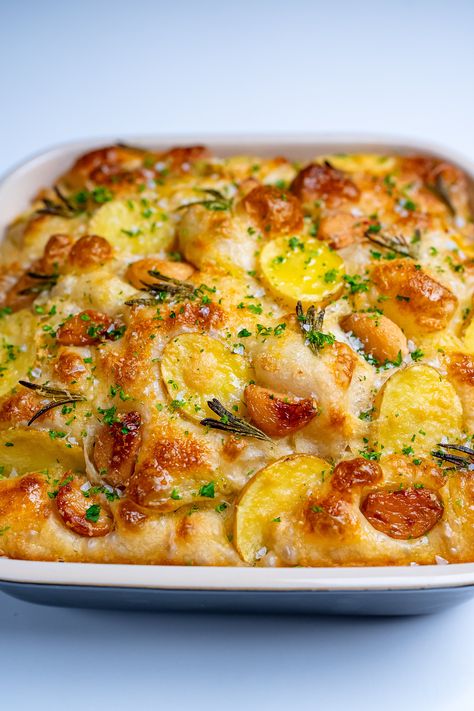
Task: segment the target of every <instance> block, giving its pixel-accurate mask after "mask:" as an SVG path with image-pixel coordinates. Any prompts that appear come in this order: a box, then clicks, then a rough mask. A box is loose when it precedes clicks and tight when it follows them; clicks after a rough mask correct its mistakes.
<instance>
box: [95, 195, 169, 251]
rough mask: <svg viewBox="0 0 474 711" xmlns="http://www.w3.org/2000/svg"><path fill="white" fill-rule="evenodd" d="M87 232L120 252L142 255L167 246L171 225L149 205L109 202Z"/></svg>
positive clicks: (134, 202)
mask: <svg viewBox="0 0 474 711" xmlns="http://www.w3.org/2000/svg"><path fill="white" fill-rule="evenodd" d="M89 233H90V234H95V235H99V236H100V237H105V238H106V239H108V240H109V242H110V243H111V244H113V245H114V247H115V248H116V249H117V251H118V252H119V253H120V252H128V253H131V254H144V253H147V252H159V251H160V250H162V249H166V248H167V247H169V246H170V244H171V242H172V239H173V226H172V223H171V222H170V220H169V218H168V215H167V214H166V213H164V212H163V210H161V209H160V208H159V207H158V206H157V205H153V204H151V203H149V202H147V203H146V207H145V206H144V205H142V204H141V203H140V201H138V200H111V201H110V202H107V203H105V205H102V207H100V208H99V209H98V210H97V211H96V212H95V213H94V215H93V216H92V217H91V219H90V221H89Z"/></svg>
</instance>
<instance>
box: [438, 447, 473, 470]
mask: <svg viewBox="0 0 474 711" xmlns="http://www.w3.org/2000/svg"><path fill="white" fill-rule="evenodd" d="M438 447H442V448H443V449H448V450H451V451H453V452H462V453H463V454H467V457H461V456H458V455H456V454H450V453H449V452H438V451H434V452H431V454H432V456H433V457H436V458H437V459H441V460H442V461H445V462H449V463H450V464H455V465H456V466H457V467H460V468H461V469H474V449H470V448H469V447H465V446H464V445H462V444H441V443H438Z"/></svg>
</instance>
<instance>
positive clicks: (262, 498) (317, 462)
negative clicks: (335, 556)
mask: <svg viewBox="0 0 474 711" xmlns="http://www.w3.org/2000/svg"><path fill="white" fill-rule="evenodd" d="M330 470H331V467H330V465H329V464H328V463H327V462H325V461H324V459H319V457H313V456H311V455H306V454H301V455H299V454H297V455H294V456H291V457H286V458H285V459H280V460H279V461H277V462H274V463H273V464H270V466H268V467H265V469H262V470H260V471H259V472H258V473H257V474H256V475H255V476H254V477H253V479H251V481H249V483H248V484H247V486H246V487H245V488H244V489H243V491H242V493H241V495H240V498H239V501H238V503H237V511H236V517H235V530H234V541H235V544H236V546H237V550H238V551H239V553H240V555H241V556H242V558H243V559H244V560H245V562H246V563H255V561H256V560H257V558H258V557H259V556H261V555H262V554H264V553H265V549H266V547H267V546H268V544H269V542H270V541H271V537H272V527H274V526H275V525H277V522H276V521H275V519H277V518H279V519H280V521H281V522H283V521H286V520H288V518H294V519H295V522H296V518H297V516H298V511H299V509H300V507H301V505H302V504H303V503H304V502H305V500H307V499H308V497H309V496H310V495H311V494H312V493H314V492H315V491H316V490H317V489H318V488H319V487H321V486H322V485H323V483H324V479H325V475H326V474H329V472H330Z"/></svg>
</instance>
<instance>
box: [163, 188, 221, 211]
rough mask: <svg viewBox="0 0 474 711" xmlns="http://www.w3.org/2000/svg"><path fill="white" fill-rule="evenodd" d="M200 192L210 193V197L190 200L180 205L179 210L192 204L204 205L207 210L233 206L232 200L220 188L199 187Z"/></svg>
mask: <svg viewBox="0 0 474 711" xmlns="http://www.w3.org/2000/svg"><path fill="white" fill-rule="evenodd" d="M198 192H201V193H205V194H206V195H209V196H210V197H209V198H206V199H203V200H195V201H194V202H188V203H186V204H185V205H180V206H179V207H178V208H177V211H179V210H185V209H186V208H187V207H191V205H202V206H203V207H205V208H206V209H207V210H214V211H216V212H219V211H224V210H230V208H231V207H232V200H228V199H227V198H226V197H225V196H224V195H223V194H222V193H221V192H219V190H214V189H212V188H203V189H201V188H199V189H198Z"/></svg>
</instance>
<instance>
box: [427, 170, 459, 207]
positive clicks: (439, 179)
mask: <svg viewBox="0 0 474 711" xmlns="http://www.w3.org/2000/svg"><path fill="white" fill-rule="evenodd" d="M426 187H427V188H428V190H430V191H431V192H432V193H433V195H436V197H437V198H438V200H440V201H441V202H442V203H443V204H444V205H445V206H446V207H447V208H448V210H449V212H450V213H451V215H452V216H453V217H455V216H456V208H455V207H454V205H453V203H452V200H451V195H450V194H449V188H448V186H447V185H446V182H445V180H444V178H443V176H442V175H441V174H439V175H437V176H436V179H435V181H434V183H426Z"/></svg>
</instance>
